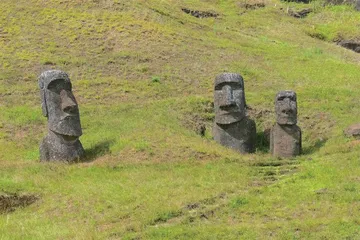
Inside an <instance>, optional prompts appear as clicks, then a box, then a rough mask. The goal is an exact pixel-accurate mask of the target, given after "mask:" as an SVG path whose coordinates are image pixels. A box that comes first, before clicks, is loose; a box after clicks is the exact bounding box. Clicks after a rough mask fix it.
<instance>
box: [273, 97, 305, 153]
mask: <svg viewBox="0 0 360 240" xmlns="http://www.w3.org/2000/svg"><path fill="white" fill-rule="evenodd" d="M275 112H276V123H275V125H274V126H273V127H272V129H271V132H270V152H271V153H272V154H273V156H276V157H280V158H290V157H294V156H297V155H300V154H301V129H300V128H299V127H298V126H297V125H296V123H297V99H296V93H295V92H293V91H280V92H278V93H277V94H276V97H275Z"/></svg>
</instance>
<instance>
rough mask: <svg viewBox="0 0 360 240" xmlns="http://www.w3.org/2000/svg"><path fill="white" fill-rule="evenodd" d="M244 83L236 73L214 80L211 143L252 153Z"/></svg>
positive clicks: (252, 136)
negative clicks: (213, 115)
mask: <svg viewBox="0 0 360 240" xmlns="http://www.w3.org/2000/svg"><path fill="white" fill-rule="evenodd" d="M245 105H246V104H245V93H244V81H243V79H242V77H241V76H240V75H239V74H236V73H223V74H220V75H219V76H217V77H216V79H215V91H214V108H215V122H214V126H213V136H214V140H215V141H216V142H218V143H220V144H221V145H223V146H226V147H229V148H232V149H234V150H236V151H239V152H240V153H253V152H255V146H256V126H255V122H254V121H253V120H251V119H249V118H247V117H246V113H245V111H246V110H245Z"/></svg>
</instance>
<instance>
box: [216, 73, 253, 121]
mask: <svg viewBox="0 0 360 240" xmlns="http://www.w3.org/2000/svg"><path fill="white" fill-rule="evenodd" d="M214 108H215V122H216V123H218V124H231V123H234V122H238V121H240V120H242V119H243V118H244V117H245V115H246V112H245V92H244V80H243V78H242V77H241V76H240V75H239V74H236V73H223V74H220V75H218V76H217V77H216V79H215V89H214Z"/></svg>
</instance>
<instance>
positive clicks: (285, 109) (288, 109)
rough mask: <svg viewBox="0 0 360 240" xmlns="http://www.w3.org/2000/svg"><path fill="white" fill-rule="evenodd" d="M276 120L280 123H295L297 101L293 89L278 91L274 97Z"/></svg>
mask: <svg viewBox="0 0 360 240" xmlns="http://www.w3.org/2000/svg"><path fill="white" fill-rule="evenodd" d="M275 112H276V121H277V123H278V124H280V125H295V124H296V123H297V102H296V93H295V92H294V91H280V92H278V93H277V94H276V97H275Z"/></svg>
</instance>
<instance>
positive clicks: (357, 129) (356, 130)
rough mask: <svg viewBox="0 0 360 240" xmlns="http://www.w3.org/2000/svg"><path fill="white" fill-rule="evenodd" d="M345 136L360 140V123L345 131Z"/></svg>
mask: <svg viewBox="0 0 360 240" xmlns="http://www.w3.org/2000/svg"><path fill="white" fill-rule="evenodd" d="M344 134H345V135H346V136H347V137H355V138H360V123H357V124H353V125H351V126H349V127H348V128H347V129H346V130H345V131H344Z"/></svg>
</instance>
